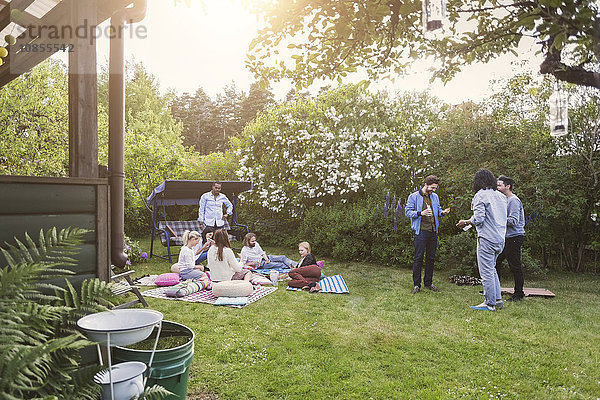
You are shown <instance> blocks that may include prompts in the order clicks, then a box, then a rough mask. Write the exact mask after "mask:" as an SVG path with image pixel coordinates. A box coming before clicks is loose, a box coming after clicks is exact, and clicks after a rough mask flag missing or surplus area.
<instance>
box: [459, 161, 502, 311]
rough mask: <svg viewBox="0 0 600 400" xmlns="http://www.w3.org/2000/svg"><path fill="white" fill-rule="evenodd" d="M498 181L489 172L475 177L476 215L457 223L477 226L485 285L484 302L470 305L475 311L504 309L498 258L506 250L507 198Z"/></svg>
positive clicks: (479, 173)
mask: <svg viewBox="0 0 600 400" xmlns="http://www.w3.org/2000/svg"><path fill="white" fill-rule="evenodd" d="M496 187H497V180H496V177H495V176H494V174H493V173H492V172H491V171H489V170H487V169H480V170H479V171H477V172H476V173H475V176H474V177H473V191H474V192H475V196H473V200H472V201H471V209H472V210H473V216H472V217H471V218H469V219H467V220H464V219H461V220H460V221H458V224H456V226H458V227H459V228H464V227H465V226H467V225H475V228H477V267H478V268H479V275H480V276H481V282H482V283H483V295H484V296H485V301H484V302H483V303H481V304H479V305H476V306H471V308H472V309H474V310H483V311H496V308H498V309H500V308H502V307H503V306H504V303H503V302H502V295H501V293H500V279H499V278H498V272H497V271H496V259H497V258H498V256H499V255H500V253H502V249H504V236H505V234H506V213H507V200H506V196H505V195H503V194H502V193H500V192H498V191H497V190H496Z"/></svg>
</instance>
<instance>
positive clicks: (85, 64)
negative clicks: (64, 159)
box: [64, 0, 98, 178]
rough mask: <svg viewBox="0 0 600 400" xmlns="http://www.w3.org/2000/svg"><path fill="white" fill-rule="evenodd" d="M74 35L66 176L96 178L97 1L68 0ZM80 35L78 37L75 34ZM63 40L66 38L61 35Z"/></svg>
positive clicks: (70, 67)
mask: <svg viewBox="0 0 600 400" xmlns="http://www.w3.org/2000/svg"><path fill="white" fill-rule="evenodd" d="M69 1H70V2H71V4H70V9H71V21H70V23H71V26H72V27H73V31H74V32H75V31H76V28H80V27H84V26H85V27H86V29H83V28H81V29H78V31H79V32H83V31H84V30H85V31H86V34H85V35H74V37H72V38H71V39H70V40H71V43H72V44H74V45H75V51H74V52H72V53H69V176H71V177H85V178H97V177H98V85H97V70H96V38H95V27H96V24H97V0H69ZM78 36H79V37H78ZM64 39H65V40H66V39H67V38H64Z"/></svg>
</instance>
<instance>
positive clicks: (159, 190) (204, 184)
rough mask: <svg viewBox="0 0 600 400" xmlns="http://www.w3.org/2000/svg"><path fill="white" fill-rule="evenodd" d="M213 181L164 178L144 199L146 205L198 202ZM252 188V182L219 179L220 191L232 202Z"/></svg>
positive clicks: (173, 204)
mask: <svg viewBox="0 0 600 400" xmlns="http://www.w3.org/2000/svg"><path fill="white" fill-rule="evenodd" d="M214 182H215V181H190V180H166V181H164V182H163V183H161V184H160V185H158V186H157V187H155V188H154V190H153V191H152V193H151V194H150V196H148V198H147V199H146V202H147V203H148V206H153V207H155V206H185V205H193V204H198V203H199V202H200V196H202V195H203V194H204V193H206V192H210V191H211V190H212V185H213V183H214ZM251 189H252V182H248V181H221V193H223V194H224V195H226V196H227V197H228V198H229V200H231V201H232V202H233V200H234V199H236V198H237V196H238V195H239V194H240V193H242V192H245V191H247V190H251Z"/></svg>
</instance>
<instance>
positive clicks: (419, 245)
mask: <svg viewBox="0 0 600 400" xmlns="http://www.w3.org/2000/svg"><path fill="white" fill-rule="evenodd" d="M436 250H437V233H436V232H427V231H420V232H419V234H418V235H415V260H414V262H413V283H414V284H415V286H419V287H421V269H422V268H423V257H424V256H425V253H427V256H426V257H425V278H424V279H423V283H424V284H425V286H431V284H432V283H433V263H434V261H435V252H436Z"/></svg>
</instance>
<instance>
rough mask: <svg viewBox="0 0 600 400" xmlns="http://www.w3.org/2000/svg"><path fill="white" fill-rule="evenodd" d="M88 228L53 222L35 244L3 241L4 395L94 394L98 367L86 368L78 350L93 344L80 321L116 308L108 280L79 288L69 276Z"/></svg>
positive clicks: (0, 349) (0, 327)
mask: <svg viewBox="0 0 600 400" xmlns="http://www.w3.org/2000/svg"><path fill="white" fill-rule="evenodd" d="M86 232H87V231H85V230H82V229H72V228H66V229H63V230H61V231H60V232H57V230H56V228H54V229H51V230H49V231H48V232H46V233H44V232H43V231H40V237H39V241H38V243H35V242H34V241H33V240H32V239H31V237H30V236H29V235H27V234H26V235H25V242H21V241H19V240H18V239H15V242H16V245H15V244H9V243H5V245H6V248H2V249H1V250H2V254H3V255H4V258H5V259H6V262H7V264H8V265H7V266H6V267H3V268H1V269H0V320H1V321H2V324H0V376H2V379H0V398H2V399H31V398H48V399H50V398H57V399H97V398H98V396H99V393H100V390H99V387H98V385H96V384H95V383H93V379H92V378H93V376H94V375H95V374H96V373H97V372H98V371H99V370H100V368H101V367H99V366H91V367H81V350H82V349H83V348H85V347H87V346H90V345H92V342H90V341H88V340H87V339H86V338H85V337H84V336H83V335H82V334H81V333H80V332H79V331H78V329H77V326H76V322H77V320H78V319H79V318H80V317H82V316H84V315H87V314H89V313H92V312H98V311H103V310H106V309H108V308H111V307H112V306H113V305H114V304H113V300H114V299H115V296H114V295H113V294H112V291H111V284H109V283H105V282H101V281H99V280H98V279H90V280H86V281H85V282H83V284H82V286H81V290H80V291H79V293H78V292H77V291H76V290H75V288H74V287H73V286H72V285H71V284H70V283H69V282H68V281H66V287H65V288H61V287H59V286H57V285H55V284H53V283H51V282H50V281H51V280H53V281H56V280H57V279H59V278H65V277H68V276H70V275H73V272H72V271H70V270H69V268H70V267H73V266H74V265H76V261H75V259H73V258H72V256H73V255H74V254H76V253H77V251H78V245H79V244H81V242H82V236H83V235H84V234H85V233H86Z"/></svg>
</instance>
